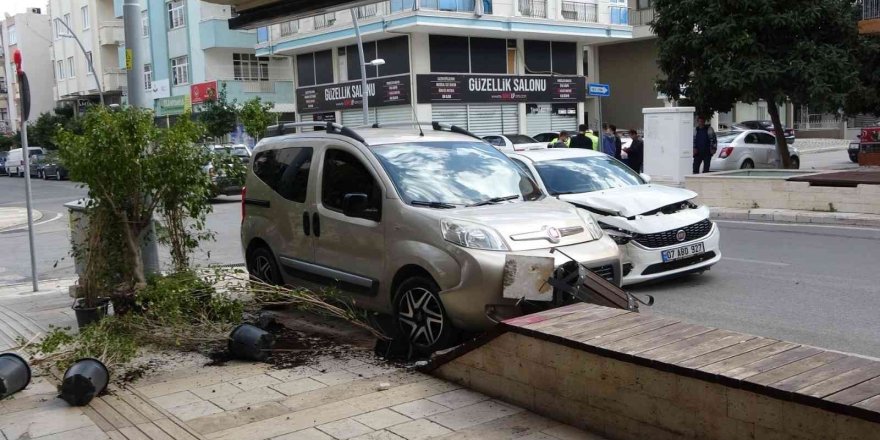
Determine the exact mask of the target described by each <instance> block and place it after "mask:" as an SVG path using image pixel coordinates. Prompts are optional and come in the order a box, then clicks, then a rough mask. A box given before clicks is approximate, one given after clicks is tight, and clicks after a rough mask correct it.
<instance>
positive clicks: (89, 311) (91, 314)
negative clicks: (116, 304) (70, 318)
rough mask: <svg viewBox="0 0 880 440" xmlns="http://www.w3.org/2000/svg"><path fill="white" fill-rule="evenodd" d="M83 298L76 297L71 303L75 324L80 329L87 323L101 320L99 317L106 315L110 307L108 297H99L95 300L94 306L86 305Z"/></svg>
mask: <svg viewBox="0 0 880 440" xmlns="http://www.w3.org/2000/svg"><path fill="white" fill-rule="evenodd" d="M84 303H85V300H84V299H83V298H78V299H77V300H76V301H75V302H74V303H73V307H72V308H73V313H74V314H75V315H76V325H77V326H78V327H79V328H80V329H82V328H85V327H86V326H88V325H89V324H93V323H96V322H98V321H100V320H101V318H103V317H105V316H107V310H108V309H109V307H110V299H109V298H99V299H98V300H97V301H96V302H95V306H94V307H86V306H85V304H84Z"/></svg>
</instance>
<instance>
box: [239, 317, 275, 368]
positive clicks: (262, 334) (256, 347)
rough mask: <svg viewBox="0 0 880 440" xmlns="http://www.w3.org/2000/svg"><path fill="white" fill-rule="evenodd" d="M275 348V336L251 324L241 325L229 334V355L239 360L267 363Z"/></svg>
mask: <svg viewBox="0 0 880 440" xmlns="http://www.w3.org/2000/svg"><path fill="white" fill-rule="evenodd" d="M274 346H275V336H274V335H272V334H271V333H269V332H267V331H265V330H263V329H261V328H259V327H257V326H253V325H250V324H241V325H239V326H238V327H236V328H234V329H233V330H232V333H230V334H229V354H231V355H232V357H234V358H237V359H244V360H252V361H260V362H262V361H265V360H266V359H267V358H268V357H269V352H270V351H271V350H272V347H274Z"/></svg>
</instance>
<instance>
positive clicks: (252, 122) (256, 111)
mask: <svg viewBox="0 0 880 440" xmlns="http://www.w3.org/2000/svg"><path fill="white" fill-rule="evenodd" d="M272 107H273V104H272V103H271V102H267V103H263V102H262V100H261V99H260V97H259V96H257V97H255V98H254V99H251V100H249V101H247V102H245V103H244V104H243V105H242V106H241V109H240V110H239V111H238V113H239V117H240V118H241V123H242V125H244V130H245V131H246V132H247V133H248V134H250V135H251V136H253V137H254V139H256V140H258V141H259V140H260V139H262V138H263V136H265V135H266V128H267V127H268V126H269V125H271V124H272V122H274V120H275V117H274V116H273V115H272V114H271V113H269V111H270V110H272Z"/></svg>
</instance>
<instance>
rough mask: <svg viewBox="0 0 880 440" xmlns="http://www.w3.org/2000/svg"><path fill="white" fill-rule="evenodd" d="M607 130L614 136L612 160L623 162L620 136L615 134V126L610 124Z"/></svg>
mask: <svg viewBox="0 0 880 440" xmlns="http://www.w3.org/2000/svg"><path fill="white" fill-rule="evenodd" d="M608 128H610V129H611V134H612V135H613V136H614V158H615V159H617V160H623V140H621V139H620V135H619V134H617V126H616V125H614V124H612V125H609V126H608Z"/></svg>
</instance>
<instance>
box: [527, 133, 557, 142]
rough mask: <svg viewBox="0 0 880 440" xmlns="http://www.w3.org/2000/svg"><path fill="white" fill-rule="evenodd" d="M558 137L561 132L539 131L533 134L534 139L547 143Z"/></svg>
mask: <svg viewBox="0 0 880 440" xmlns="http://www.w3.org/2000/svg"><path fill="white" fill-rule="evenodd" d="M558 137H559V132H550V133H538V134H536V135H534V136H532V138H533V139H534V140H536V141H538V142H542V143H545V144H549V143H550V142H553V139H556V138H558Z"/></svg>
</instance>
